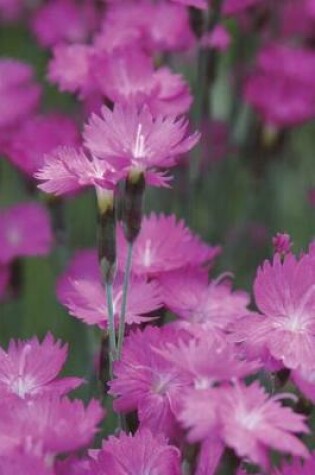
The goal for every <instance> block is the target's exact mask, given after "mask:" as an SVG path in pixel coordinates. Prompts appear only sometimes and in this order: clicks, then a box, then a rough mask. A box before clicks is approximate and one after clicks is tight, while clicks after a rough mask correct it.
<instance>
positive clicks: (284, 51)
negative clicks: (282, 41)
mask: <svg viewBox="0 0 315 475" xmlns="http://www.w3.org/2000/svg"><path fill="white" fill-rule="evenodd" d="M314 74H315V54H314V52H313V51H311V50H308V49H307V48H301V47H300V48H298V47H292V46H285V45H277V44H271V45H269V46H266V47H265V48H264V49H263V50H262V51H261V52H260V54H259V56H258V62H257V68H256V71H255V72H254V73H253V74H252V75H251V76H250V77H249V79H248V81H247V83H246V84H245V90H244V95H245V100H246V101H247V102H249V103H250V104H251V105H252V106H253V107H254V108H255V109H257V111H258V112H259V113H260V115H261V116H262V118H263V119H264V121H265V122H266V123H267V124H268V125H270V126H275V127H288V126H293V125H296V124H299V123H302V122H304V121H306V120H309V119H311V118H313V117H314V116H315V87H314V83H313V79H312V78H313V77H314Z"/></svg>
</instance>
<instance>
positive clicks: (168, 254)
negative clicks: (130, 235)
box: [117, 213, 220, 277]
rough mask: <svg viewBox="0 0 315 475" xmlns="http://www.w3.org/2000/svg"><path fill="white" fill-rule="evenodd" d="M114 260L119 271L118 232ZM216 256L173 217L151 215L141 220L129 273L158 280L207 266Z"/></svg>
mask: <svg viewBox="0 0 315 475" xmlns="http://www.w3.org/2000/svg"><path fill="white" fill-rule="evenodd" d="M117 239H118V249H119V251H118V259H119V266H120V268H121V269H123V268H124V265H125V264H124V263H125V260H126V256H127V243H126V241H125V239H124V236H123V232H122V229H121V228H120V227H119V228H118V235H117ZM219 253H220V247H218V246H215V247H214V246H211V245H209V244H206V243H205V242H203V241H201V239H200V238H199V237H198V236H197V235H196V234H194V233H193V232H192V231H190V229H188V228H187V227H186V226H185V223H184V221H182V220H179V221H177V220H176V217H175V216H174V215H170V216H165V215H163V214H159V215H156V214H154V213H151V214H150V215H149V216H147V217H144V218H143V221H142V225H141V231H140V234H139V236H138V237H137V240H136V242H135V244H134V249H133V261H132V271H133V272H134V273H135V274H137V275H146V276H154V277H158V276H159V275H160V274H162V273H164V272H167V271H170V270H174V269H180V268H185V267H195V268H197V267H199V266H200V265H203V264H209V263H211V262H212V261H213V259H214V258H215V257H216V256H217V255H218V254H219Z"/></svg>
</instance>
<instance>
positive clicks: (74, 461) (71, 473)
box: [21, 456, 95, 475]
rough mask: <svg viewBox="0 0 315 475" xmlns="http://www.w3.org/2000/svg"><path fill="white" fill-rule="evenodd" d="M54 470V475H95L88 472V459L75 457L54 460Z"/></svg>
mask: <svg viewBox="0 0 315 475" xmlns="http://www.w3.org/2000/svg"><path fill="white" fill-rule="evenodd" d="M54 469H55V472H54V473H55V475H95V474H94V473H91V471H90V461H89V459H78V458H77V457H75V456H70V457H68V458H66V459H64V460H56V463H55V466H54ZM21 475H22V474H21Z"/></svg>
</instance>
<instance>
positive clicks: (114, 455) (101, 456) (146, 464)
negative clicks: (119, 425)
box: [91, 429, 181, 475]
mask: <svg viewBox="0 0 315 475" xmlns="http://www.w3.org/2000/svg"><path fill="white" fill-rule="evenodd" d="M92 473H93V475H114V474H115V475H145V474H149V473H152V474H153V473H154V474H155V475H180V473H181V468H180V452H179V450H178V449H177V448H176V447H174V446H171V445H168V444H167V442H166V439H165V438H164V437H163V435H162V434H157V435H152V433H151V432H150V431H149V430H147V429H140V430H138V431H137V432H136V433H135V434H134V435H131V434H130V435H127V434H125V433H124V432H121V433H120V435H119V436H118V437H113V436H111V437H109V438H108V439H107V440H106V441H104V442H103V446H102V449H101V450H99V451H98V452H97V454H96V457H95V460H94V461H92V462H91V474H92Z"/></svg>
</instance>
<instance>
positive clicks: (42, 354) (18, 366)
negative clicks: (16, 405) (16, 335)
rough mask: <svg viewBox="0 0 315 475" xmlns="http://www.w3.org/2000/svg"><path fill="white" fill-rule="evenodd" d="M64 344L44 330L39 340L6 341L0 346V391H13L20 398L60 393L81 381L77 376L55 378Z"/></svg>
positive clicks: (63, 351)
mask: <svg viewBox="0 0 315 475" xmlns="http://www.w3.org/2000/svg"><path fill="white" fill-rule="evenodd" d="M67 351H68V349H67V345H64V346H62V345H61V342H60V341H59V340H57V341H54V339H53V337H52V335H51V334H48V335H47V336H46V337H45V339H44V340H43V341H42V343H40V342H39V341H38V339H37V338H35V337H34V338H32V339H31V340H26V341H20V340H17V341H14V340H11V341H10V343H9V347H8V351H7V352H6V351H4V350H3V349H2V348H0V394H1V395H2V397H3V396H6V395H10V394H15V395H16V396H19V397H20V398H22V399H24V398H27V397H32V396H36V395H40V394H45V393H53V394H64V393H66V392H68V391H70V390H71V389H74V388H75V387H77V386H78V385H80V384H81V383H82V380H81V379H79V378H61V379H57V376H58V373H59V372H60V371H61V369H62V367H63V365H64V363H65V360H66V358H67Z"/></svg>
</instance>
